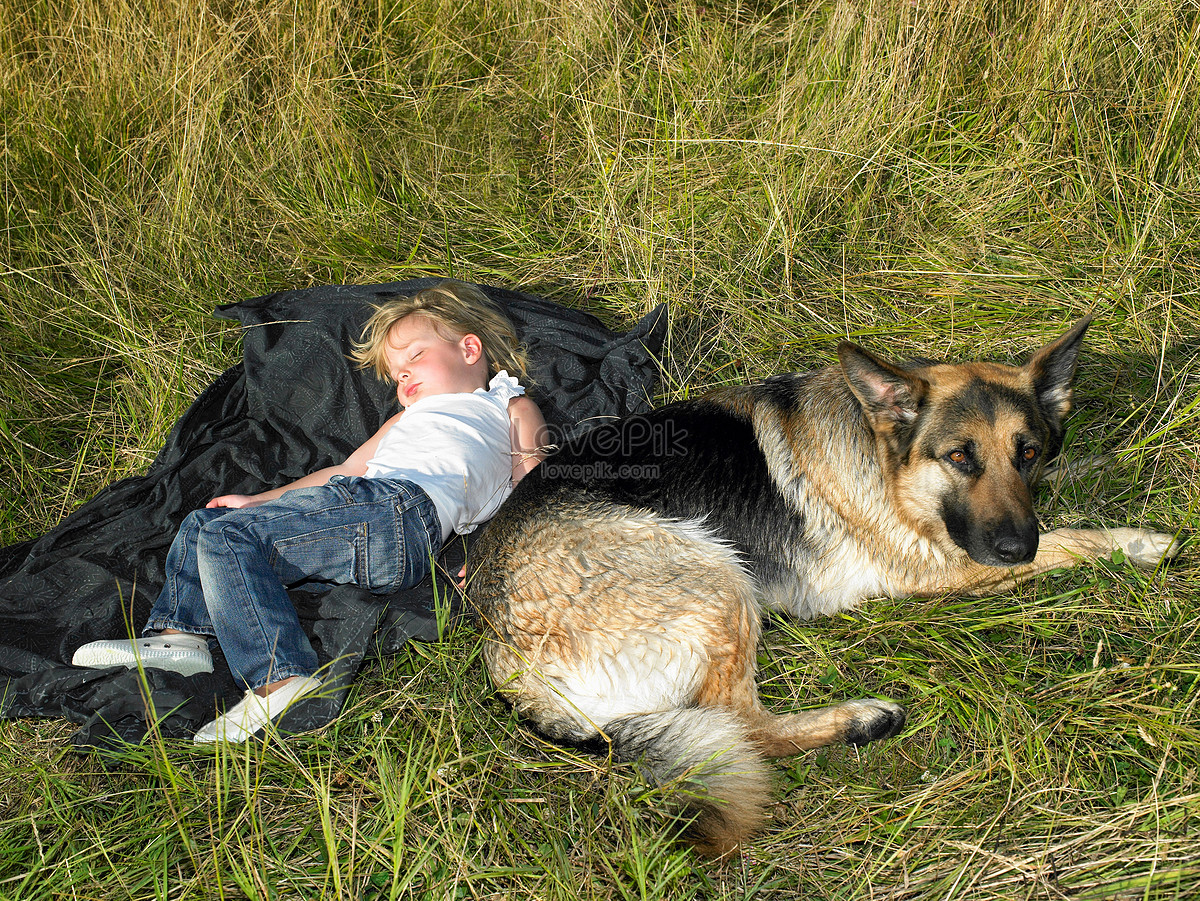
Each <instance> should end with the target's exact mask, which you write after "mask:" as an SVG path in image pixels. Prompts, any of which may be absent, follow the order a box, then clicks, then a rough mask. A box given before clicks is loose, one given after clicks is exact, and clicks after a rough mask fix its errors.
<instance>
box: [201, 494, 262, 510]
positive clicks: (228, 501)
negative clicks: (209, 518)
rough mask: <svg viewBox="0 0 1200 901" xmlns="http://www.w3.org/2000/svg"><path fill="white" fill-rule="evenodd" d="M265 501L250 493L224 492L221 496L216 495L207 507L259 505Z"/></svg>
mask: <svg viewBox="0 0 1200 901" xmlns="http://www.w3.org/2000/svg"><path fill="white" fill-rule="evenodd" d="M261 503H264V501H262V500H260V499H259V498H257V497H254V496H253V495H249V494H222V495H221V496H220V497H214V498H213V499H212V500H211V501H209V502H208V503H207V504H205V505H204V506H205V507H210V508H211V507H234V508H238V507H257V506H258V505H259V504H261Z"/></svg>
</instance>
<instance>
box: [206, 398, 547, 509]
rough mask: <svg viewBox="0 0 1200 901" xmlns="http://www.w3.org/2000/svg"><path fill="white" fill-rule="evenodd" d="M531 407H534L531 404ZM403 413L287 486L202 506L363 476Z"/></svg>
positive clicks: (268, 497) (261, 500)
mask: <svg viewBox="0 0 1200 901" xmlns="http://www.w3.org/2000/svg"><path fill="white" fill-rule="evenodd" d="M534 409H537V408H536V407H535V408H534ZM403 414H404V411H403V410H401V411H400V412H399V413H397V414H396V415H395V416H393V417H392V418H391V419H389V420H388V421H387V422H385V423H384V424H383V426H382V427H381V428H380V429H379V431H378V432H376V433H375V434H374V435H372V436H371V437H370V438H368V439H367V440H366V441H365V442H364V443H363V445H362V446H361V447H359V449H358V450H356V451H355V452H354V453H352V454H351V455H350V456H349V457H347V458H346V459H345V461H343V462H342V463H339V464H337V465H336V466H326V467H325V468H324V469H318V470H317V471H316V472H313V473H309V474H308V475H306V476H304V477H303V478H299V479H296V481H294V482H289V483H288V484H287V485H283V486H281V487H279V488H272V489H271V490H270V491H264V492H262V493H261V494H223V495H221V496H220V497H214V498H213V499H212V500H211V501H209V502H208V504H207V505H206V506H209V507H256V506H258V505H259V504H265V503H266V502H267V501H273V500H275V499H276V498H278V497H282V496H283V495H284V494H286V493H287V492H289V491H292V490H293V489H296V488H318V487H320V486H321V485H324V484H325V483H326V482H328V481H329V480H330V479H332V478H333V477H334V476H365V475H366V474H367V464H368V463H369V462H370V461H371V458H372V457H374V456H375V451H377V450H378V449H379V442H380V441H382V440H383V436H384V435H385V434H387V431H388V429H390V428H391V427H392V426H394V425H395V424H396V421H397V420H398V419H399V418H400V417H401V416H402V415H403Z"/></svg>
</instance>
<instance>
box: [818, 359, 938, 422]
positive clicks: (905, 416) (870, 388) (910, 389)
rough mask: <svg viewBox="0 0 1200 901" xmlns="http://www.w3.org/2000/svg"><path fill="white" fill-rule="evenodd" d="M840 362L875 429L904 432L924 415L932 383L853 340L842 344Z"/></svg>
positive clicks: (851, 388) (848, 381) (852, 389)
mask: <svg viewBox="0 0 1200 901" xmlns="http://www.w3.org/2000/svg"><path fill="white" fill-rule="evenodd" d="M838 359H840V360H841V361H842V373H843V374H844V375H845V376H846V382H847V383H848V384H849V385H850V390H851V391H853V392H854V396H855V397H857V398H858V402H859V404H861V405H862V408H863V410H864V411H865V412H866V414H867V418H868V419H869V420H870V421H871V425H872V426H874V427H875V428H880V427H884V428H885V429H886V430H889V431H902V430H903V429H904V428H906V427H907V426H909V425H911V424H912V423H913V422H914V421H915V420H916V418H917V413H918V412H920V409H921V404H922V402H923V401H924V400H925V394H926V393H927V392H928V390H929V383H928V382H926V381H925V380H924V379H923V378H921V377H920V376H917V375H913V374H912V373H911V372H905V371H904V370H903V369H899V368H897V367H896V366H893V365H892V364H891V363H888V362H887V361H885V360H881V359H879V357H877V356H875V355H874V354H872V353H869V352H867V351H865V350H863V349H862V348H861V347H859V346H858V345H857V344H854V343H852V342H850V341H843V342H842V343H841V344H839V345H838Z"/></svg>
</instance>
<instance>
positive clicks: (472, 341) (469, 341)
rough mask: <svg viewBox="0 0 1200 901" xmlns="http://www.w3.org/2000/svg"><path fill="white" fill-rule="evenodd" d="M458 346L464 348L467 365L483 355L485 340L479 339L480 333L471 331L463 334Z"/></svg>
mask: <svg viewBox="0 0 1200 901" xmlns="http://www.w3.org/2000/svg"><path fill="white" fill-rule="evenodd" d="M458 346H459V347H461V348H462V349H463V358H464V359H465V360H466V361H467V365H471V364H473V363H474V362H475V361H476V360H479V359H482V357H483V342H482V341H480V340H479V336H478V335H472V334H470V333H468V334H466V335H463V336H462V337H461V338H460V339H459V340H458Z"/></svg>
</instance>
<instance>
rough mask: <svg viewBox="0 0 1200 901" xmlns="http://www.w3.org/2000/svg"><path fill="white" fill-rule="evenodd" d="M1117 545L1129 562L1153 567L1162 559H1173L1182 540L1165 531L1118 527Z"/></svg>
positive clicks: (1181, 547) (1181, 548)
mask: <svg viewBox="0 0 1200 901" xmlns="http://www.w3.org/2000/svg"><path fill="white" fill-rule="evenodd" d="M1118 531H1119V541H1118V543H1119V546H1120V549H1121V550H1122V551H1123V552H1124V553H1125V556H1126V557H1128V558H1129V560H1130V562H1132V563H1136V564H1137V565H1138V566H1148V567H1155V566H1158V564H1159V563H1161V562H1162V561H1163V560H1164V559H1165V560H1173V559H1175V558H1176V557H1177V556H1179V552H1180V551H1181V550H1183V542H1182V541H1180V540H1179V539H1178V538H1176V537H1175V536H1174V535H1168V534H1167V533H1165V532H1150V531H1146V530H1145V529H1120V530H1118Z"/></svg>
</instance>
